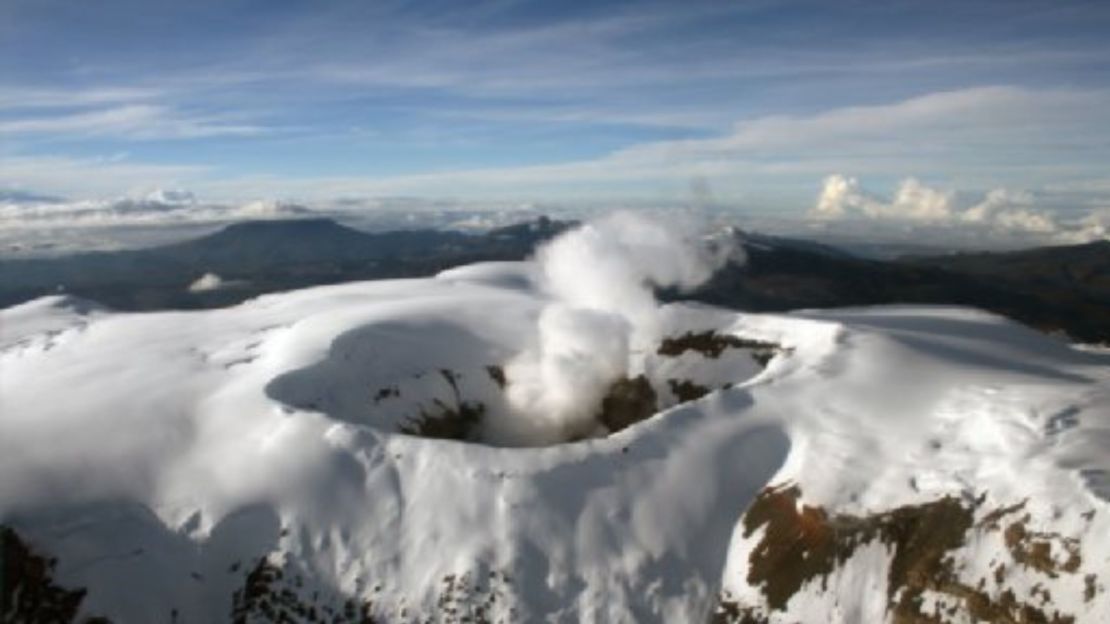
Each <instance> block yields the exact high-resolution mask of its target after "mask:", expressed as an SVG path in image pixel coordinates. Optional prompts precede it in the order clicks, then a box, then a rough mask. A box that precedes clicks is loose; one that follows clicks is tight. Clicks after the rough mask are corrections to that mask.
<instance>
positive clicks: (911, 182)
mask: <svg viewBox="0 0 1110 624" xmlns="http://www.w3.org/2000/svg"><path fill="white" fill-rule="evenodd" d="M955 198H956V194H955V193H954V192H952V191H945V190H940V189H936V188H932V187H930V186H927V185H925V184H922V183H921V182H920V181H918V180H916V179H914V178H907V179H905V180H903V181H902V182H901V183H899V184H898V187H897V189H896V190H895V193H894V196H893V197H891V198H890V199H888V200H887V199H883V198H881V197H878V196H876V195H872V194H868V193H866V192H865V191H863V190H862V189H861V188H860V185H859V181H858V180H856V179H855V178H851V177H848V176H844V175H840V174H835V175H831V176H828V177H827V178H825V180H824V182H823V184H822V186H821V192H820V193H819V194H818V196H817V203H816V205H815V206H814V208H813V210H811V211H810V216H811V217H813V218H816V219H822V220H831V219H845V218H861V217H862V218H870V219H885V220H896V221H905V222H912V223H919V224H931V225H956V224H960V223H963V224H972V225H979V226H984V227H989V228H995V229H999V230H1006V231H1020V232H1032V233H1041V234H1047V233H1052V232H1056V231H1057V230H1058V229H1059V225H1058V224H1057V221H1056V219H1055V218H1054V217H1053V215H1052V214H1051V213H1049V212H1046V211H1044V210H1040V209H1038V208H1037V207H1036V206H1035V200H1034V196H1033V195H1032V194H1031V193H1029V192H1027V191H1012V190H1008V189H1004V188H998V189H993V190H991V191H989V192H988V193H987V194H986V195H985V196H984V197H983V198H982V200H980V201H979V202H977V203H975V204H973V205H971V206H968V207H961V206H959V205H958V204H957V202H956V199H955Z"/></svg>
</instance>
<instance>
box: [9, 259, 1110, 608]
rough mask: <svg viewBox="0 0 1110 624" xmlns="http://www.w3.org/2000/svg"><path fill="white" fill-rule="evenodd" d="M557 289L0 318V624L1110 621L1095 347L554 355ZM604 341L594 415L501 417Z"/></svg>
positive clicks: (479, 272)
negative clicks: (611, 359)
mask: <svg viewBox="0 0 1110 624" xmlns="http://www.w3.org/2000/svg"><path fill="white" fill-rule="evenodd" d="M599 262H600V261H599ZM622 266H623V265H616V269H614V270H624V269H623V268H621V267H622ZM547 279H549V278H545V277H544V272H543V268H542V263H541V264H534V263H500V264H494V265H476V266H471V267H463V268H459V269H454V270H451V271H448V272H445V273H444V274H442V275H440V276H438V277H436V278H428V279H413V280H394V281H381V282H363V283H353V284H344V285H337V286H325V287H318V288H312V289H307V290H301V291H296V292H289V293H283V294H275V295H267V296H264V297H260V298H258V299H255V300H252V301H249V302H247V303H244V304H242V305H239V306H236V307H233V308H227V309H221V310H210V311H192V312H159V313H143V314H122V313H112V312H110V311H107V310H103V309H99V308H96V307H94V306H91V305H82V304H80V303H79V302H73V301H71V300H68V299H64V298H47V299H41V300H37V301H35V302H31V303H28V304H25V305H22V306H17V307H15V308H10V309H8V310H4V311H0V345H2V347H0V524H2V525H4V526H5V527H7V529H5V533H4V548H5V553H6V555H10V556H12V557H13V560H17V559H18V561H21V562H24V563H26V564H27V565H29V566H30V565H31V564H33V563H34V562H39V564H37V565H38V567H37V568H35V569H37V570H40V572H41V574H38V575H37V576H36V575H28V576H26V577H25V578H24V579H23V584H22V585H20V586H19V588H18V591H16V590H12V591H10V592H9V591H8V590H7V589H6V590H5V592H6V593H5V598H6V599H8V600H9V602H7V603H5V604H4V605H3V606H4V608H5V609H7V610H8V611H7V612H6V615H5V617H9V618H15V619H18V618H19V617H24V616H25V615H26V614H27V613H32V612H34V611H33V608H34V605H35V604H40V605H41V604H44V603H42V602H41V601H40V603H33V602H28V601H29V600H32V598H34V597H35V596H38V597H40V598H41V597H43V596H45V597H46V598H41V600H45V601H47V603H48V604H50V605H52V608H55V609H57V611H56V612H57V613H62V614H64V617H62V618H60V619H62V620H63V621H65V619H66V618H72V619H74V620H75V621H82V618H87V617H93V616H102V617H106V618H108V619H109V620H110V621H113V622H151V621H175V622H221V621H280V620H281V618H282V617H287V618H288V619H289V620H292V621H303V622H312V621H329V622H332V621H351V622H354V621H378V622H395V621H397V622H408V621H428V620H432V621H451V622H455V621H458V622H462V621H472V622H473V621H491V622H496V621H504V622H527V621H557V622H578V621H593V622H623V621H639V622H646V621H659V622H704V621H706V620H707V619H709V618H710V617H711V616H716V617H718V618H719V619H721V620H722V621H757V622H758V621H766V622H787V621H789V622H796V621H803V622H812V621H834V622H865V621H885V620H890V621H904V620H899V619H898V618H904V617H905V616H906V614H907V613H910V612H911V611H913V610H915V609H916V612H917V613H920V614H925V615H922V620H921V621H938V622H950V621H951V622H955V621H969V620H973V619H974V618H975V617H978V616H980V615H982V614H983V613H988V614H1001V615H998V618H1000V619H997V620H996V621H1033V620H1020V619H1017V617H1018V616H1020V615H1021V614H1023V613H1024V614H1026V615H1027V616H1028V617H1033V616H1031V615H1028V614H1030V613H1034V612H1035V613H1036V614H1041V615H1044V616H1045V617H1046V618H1052V617H1056V618H1058V619H1056V620H1051V619H1050V620H1048V621H1061V622H1062V621H1068V620H1067V619H1066V618H1067V617H1073V618H1075V621H1089V622H1097V621H1103V620H1105V619H1106V618H1107V617H1110V611H1108V606H1107V605H1108V603H1110V601H1108V600H1107V599H1106V593H1105V585H1106V584H1107V582H1110V579H1108V578H1107V576H1108V575H1107V572H1106V571H1107V569H1108V568H1110V559H1108V557H1110V540H1108V538H1107V536H1108V535H1110V512H1108V503H1107V499H1108V498H1110V487H1108V481H1107V477H1106V475H1107V474H1110V472H1108V471H1110V460H1108V459H1107V458H1110V442H1108V440H1110V438H1108V436H1110V417H1108V416H1107V414H1110V410H1108V407H1110V367H1108V366H1107V365H1108V364H1110V357H1108V356H1107V355H1105V354H1098V353H1091V352H1085V351H1080V350H1077V349H1074V348H1072V347H1070V346H1069V345H1067V344H1065V343H1062V342H1059V341H1057V340H1055V339H1053V338H1050V337H1046V336H1043V335H1040V334H1037V333H1035V332H1032V331H1030V330H1027V329H1025V328H1022V327H1020V326H1018V325H1016V324H1013V323H1011V322H1008V321H1006V320H1004V319H1001V318H999V317H996V316H993V315H989V314H985V313H981V312H977V311H973V310H967V309H958V308H922V307H886V308H871V309H859V310H843V311H835V312H821V313H816V312H811V313H794V314H786V315H750V314H739V313H735V312H731V311H726V310H721V309H716V308H709V307H705V306H690V305H684V304H672V305H668V306H664V307H662V308H658V309H656V310H654V311H652V312H651V314H649V315H648V317H647V320H648V321H649V322H648V323H647V324H646V325H644V327H647V328H650V332H649V331H648V330H647V329H643V330H642V332H643V333H642V335H641V334H640V333H636V332H634V331H631V330H630V333H629V334H628V335H629V338H628V345H627V349H626V350H617V351H612V348H615V347H613V346H612V345H605V344H601V343H600V342H596V343H595V342H591V343H590V344H589V345H588V346H589V349H585V350H583V349H577V348H576V349H571V350H565V349H564V350H556V351H555V353H554V356H555V359H553V360H549V359H547V356H549V355H551V353H550V352H549V351H544V349H543V348H541V347H542V346H543V344H544V343H543V341H544V340H545V335H546V336H547V338H550V337H551V336H552V335H556V334H544V332H545V331H558V332H565V331H567V326H561V325H560V326H556V327H555V328H554V329H552V328H550V327H549V328H547V329H544V325H543V323H544V320H543V319H544V318H545V315H547V316H548V317H550V316H551V309H552V305H553V296H554V295H553V294H552V293H553V291H552V289H551V287H550V284H549V283H547V282H545V280H547ZM545 284H546V285H545ZM625 294H626V295H627V296H628V297H631V299H630V300H634V299H635V293H625ZM572 296H575V295H574V294H573V293H571V294H569V295H567V297H572ZM570 300H571V299H568V298H563V299H559V300H558V302H556V303H558V305H559V306H566V305H569V304H567V303H566V302H567V301H570ZM599 305H601V304H599ZM558 309H559V310H562V307H559V308H558ZM562 318H565V311H560V312H558V313H557V314H556V316H555V320H554V321H550V320H549V322H552V323H557V322H558V321H559V320H560V319H562ZM573 318H575V319H576V320H581V321H583V322H588V323H594V322H595V321H596V325H595V326H593V327H592V328H591V331H592V329H596V327H616V325H612V324H611V322H610V321H598V319H597V317H596V315H594V314H592V313H589V314H587V313H583V315H581V316H576V317H573ZM633 322H634V320H629V321H628V323H633ZM606 323H610V324H606ZM569 327H575V325H573V324H572V325H570V326H569ZM622 327H623V326H622ZM557 335H559V336H562V334H557ZM590 339H591V340H592V341H604V340H605V339H606V338H605V334H603V333H599V334H596V335H593V334H591V338H590ZM562 344H564V343H560V345H562ZM548 347H551V345H550V344H548ZM594 348H596V349H601V350H604V349H610V351H604V352H605V353H624V354H626V356H627V357H628V358H630V359H628V360H627V361H628V362H631V364H627V365H626V366H624V368H621V369H620V370H619V371H618V374H617V375H616V376H614V377H613V378H612V379H610V382H609V383H608V384H607V385H606V386H604V387H599V388H596V389H595V390H596V401H595V402H593V403H592V404H591V405H588V406H586V408H582V409H578V408H575V409H570V408H568V407H567V406H566V405H565V404H564V403H561V402H560V401H561V399H560V398H559V397H549V396H546V397H540V398H536V397H534V396H532V395H529V396H526V397H524V398H525V399H526V400H518V399H519V397H515V396H514V395H513V384H514V383H516V384H527V383H529V380H532V379H534V378H533V377H529V376H527V375H533V374H535V375H540V377H539V378H541V379H555V380H557V381H559V382H560V383H562V382H563V381H565V380H566V379H568V377H567V375H572V371H574V370H583V369H577V368H574V367H569V368H568V367H567V366H566V364H567V362H566V361H565V360H566V358H571V359H572V360H573V359H574V358H580V357H583V355H582V354H583V353H590V352H592V351H590V349H594ZM622 349H623V347H622ZM552 362H554V363H552ZM587 364H588V365H587V367H586V368H585V369H584V370H589V371H592V372H595V371H598V370H607V369H599V368H597V367H596V363H587ZM545 366H557V367H558V368H557V369H556V370H555V371H554V372H552V371H550V370H547V369H545V368H544V367H545ZM545 371H546V372H545ZM543 375H554V377H543ZM522 380H523V381H522ZM535 405H541V406H542V405H556V406H557V407H559V409H563V410H564V412H565V413H566V414H567V418H566V419H565V420H560V421H558V422H547V421H543V420H536V419H542V418H543V416H544V414H542V413H538V412H529V411H527V410H528V408H529V406H535ZM645 406H646V407H645ZM564 408H565V409H564ZM645 410H646V411H645ZM444 438H455V439H444ZM769 486H773V489H766V488H768V487H769ZM753 503H755V506H754V507H751V509H752V510H753V511H752V512H749V515H748V516H745V509H748V508H749V506H750V505H752V504H753ZM751 514H754V515H751ZM938 519H939V520H938ZM937 523H939V524H942V525H944V526H948V527H950V532H954V533H953V534H952V535H947V534H946V537H945V540H942V541H938V542H936V544H935V545H933V546H930V547H929V548H918V547H917V546H915V545H916V544H919V541H916V540H917V536H919V535H923V534H926V533H928V534H937V531H936V530H935V527H936V526H937ZM957 533H958V534H957ZM907 536H908V537H907ZM845 540H847V541H845ZM928 543H929V544H932V543H933V542H928ZM790 553H795V554H796V555H797V556H798V560H797V561H795V560H793V559H791V557H792V556H793V555H791V554H790ZM51 559H53V560H55V562H54V563H53V565H51V564H49V561H48V560H51ZM798 561H809V562H810V563H808V564H805V565H801V564H798ZM791 562H793V564H795V565H794V567H793V568H789V569H788V568H786V567H775V566H776V564H779V565H781V566H787V565H788V564H791ZM906 566H909V568H912V569H917V570H919V573H917V576H914V573H909V574H907V573H906V572H905V570H906V569H907V568H906ZM914 566H917V567H914ZM31 567H34V566H31ZM27 569H30V568H27ZM789 570H795V571H796V572H789ZM930 573H936V575H937V576H936V580H935V582H933V581H929V582H923V581H921V578H926V577H928V578H932V577H929V576H928V574H930ZM922 575H926V576H922ZM11 587H14V586H11ZM81 592H84V593H81ZM28 597H31V598H28ZM51 601H52V602H51ZM984 605H986V606H984ZM20 609H23V611H20ZM976 609H988V610H987V611H983V610H978V611H977V610H976ZM12 614H15V615H12ZM20 614H22V615H20ZM937 614H939V615H937ZM1014 614H1018V615H1014ZM1003 616H1005V617H1011V616H1013V617H1014V619H1013V620H1006V619H1001V618H1002V617H1003ZM1022 617H1025V616H1022ZM745 618H746V619H745ZM928 618H934V619H928ZM1059 618H1065V619H1059ZM980 619H983V618H980Z"/></svg>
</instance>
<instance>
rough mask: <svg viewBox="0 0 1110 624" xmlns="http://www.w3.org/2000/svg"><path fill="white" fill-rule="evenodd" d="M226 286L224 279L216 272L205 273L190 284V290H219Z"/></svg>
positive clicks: (196, 291)
mask: <svg viewBox="0 0 1110 624" xmlns="http://www.w3.org/2000/svg"><path fill="white" fill-rule="evenodd" d="M223 286H224V280H223V278H221V277H220V276H219V275H216V274H215V273H205V274H204V275H202V276H200V277H199V278H197V280H196V281H195V282H193V283H192V284H189V292H193V293H200V292H208V291H212V290H219V289H220V288H222V287H223Z"/></svg>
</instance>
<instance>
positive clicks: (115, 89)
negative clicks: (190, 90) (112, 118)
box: [0, 84, 167, 110]
mask: <svg viewBox="0 0 1110 624" xmlns="http://www.w3.org/2000/svg"><path fill="white" fill-rule="evenodd" d="M166 95H167V91H166V90H165V89H163V88H154V87H142V86H102V87H91V88H72V89H57V88H54V89H44V88H41V87H26V86H20V85H11V84H6V85H3V87H2V88H0V110H3V109H13V108H19V109H35V108H39V109H51V108H70V109H72V108H80V107H87V106H96V105H107V104H134V103H139V102H145V101H150V100H154V99H157V98H162V97H165V96H166Z"/></svg>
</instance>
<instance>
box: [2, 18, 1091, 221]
mask: <svg viewBox="0 0 1110 624" xmlns="http://www.w3.org/2000/svg"><path fill="white" fill-rule="evenodd" d="M1108 32H1110V3H1107V2H1098V1H1096V2H1059V1H1057V2H1049V1H1045V2H1023V1H1020V0H1012V1H999V2H971V1H963V2H947V1H934V2H926V1H921V2H897V1H895V2H852V1H844V2H792V1H776V2H771V1H759V0H756V1H734V2H724V1H714V2H670V3H651V2H544V3H538V2H519V1H514V0H505V1H499V2H481V3H479V2H365V1H357V2H331V3H323V2H281V1H272V0H268V1H235V0H230V1H220V2H209V1H205V0H197V1H190V2H180V1H178V2H161V1H158V0H134V1H130V0H128V1H111V0H105V1H99V2H73V1H71V2H55V1H53V0H0V85H2V87H0V188H6V189H18V190H23V191H33V192H38V193H45V194H53V195H62V196H69V197H109V196H118V195H125V194H129V193H137V192H143V191H144V190H148V189H153V188H159V187H161V188H166V187H169V188H187V189H191V190H193V191H195V192H196V193H197V195H198V196H201V197H206V198H213V199H221V200H222V199H227V200H239V199H253V198H261V197H277V198H290V199H297V200H300V201H313V200H322V199H327V198H337V197H375V196H414V197H461V198H469V199H474V200H481V199H484V198H489V199H506V198H509V199H520V200H540V201H545V200H557V201H579V200H590V201H612V202H635V201H654V202H667V201H676V202H679V201H687V200H689V199H690V198H691V197H693V196H699V197H701V198H702V199H704V198H705V196H709V197H711V198H712V200H713V201H716V202H720V203H725V204H734V205H736V206H738V207H741V208H745V209H749V210H763V211H769V212H775V211H781V212H787V213H788V212H792V211H793V212H798V213H801V212H805V211H806V210H809V209H810V208H812V207H813V202H814V198H815V197H816V195H817V193H818V191H819V190H820V188H821V184H822V180H824V179H826V177H827V176H830V175H833V174H840V175H844V176H852V177H858V178H859V179H861V180H865V181H866V183H867V184H868V185H869V186H870V187H872V188H874V189H875V190H876V192H878V193H888V194H889V193H892V192H894V189H895V187H896V185H897V184H899V181H900V180H903V179H905V178H910V177H912V178H918V179H921V180H924V181H925V182H926V183H928V184H932V185H936V186H938V187H943V188H946V189H952V190H953V192H968V193H973V192H986V191H988V190H990V189H994V188H998V187H1005V188H1012V189H1025V190H1029V191H1033V192H1040V193H1053V194H1055V196H1057V197H1079V198H1081V200H1076V202H1075V203H1076V205H1084V206H1086V205H1087V204H1090V203H1091V202H1096V201H1099V200H1098V199H1082V198H1088V197H1089V198H1100V197H1104V196H1105V195H1106V194H1108V193H1110V62H1108V61H1110V37H1108V36H1107V35H1106V33H1108ZM1085 202H1086V203H1085Z"/></svg>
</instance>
